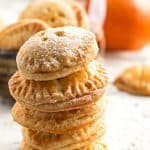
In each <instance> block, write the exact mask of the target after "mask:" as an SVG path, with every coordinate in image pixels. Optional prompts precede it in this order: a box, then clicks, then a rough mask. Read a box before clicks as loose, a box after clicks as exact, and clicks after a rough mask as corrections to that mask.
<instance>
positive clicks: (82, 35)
mask: <svg viewBox="0 0 150 150" xmlns="http://www.w3.org/2000/svg"><path fill="white" fill-rule="evenodd" d="M97 53H98V46H97V43H96V40H95V35H94V34H93V33H92V32H90V31H87V30H84V29H81V28H77V27H61V28H55V29H47V30H45V31H41V32H39V33H37V34H35V35H34V36H32V37H31V38H30V39H29V40H28V41H27V42H25V44H24V45H23V46H22V47H21V49H20V50H19V52H18V55H17V59H16V61H17V67H18V70H19V72H20V73H21V74H22V76H23V77H24V78H25V79H29V80H37V81H44V80H53V79H57V78H62V77H65V76H68V75H69V74H72V73H74V72H76V71H79V70H81V69H82V68H84V67H85V66H86V65H87V64H88V63H89V62H91V61H92V60H93V59H94V58H95V57H96V55H97Z"/></svg>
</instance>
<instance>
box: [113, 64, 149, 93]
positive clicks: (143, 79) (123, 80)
mask: <svg viewBox="0 0 150 150" xmlns="http://www.w3.org/2000/svg"><path fill="white" fill-rule="evenodd" d="M114 84H115V86H116V87H117V88H118V89H120V90H123V91H126V92H129V93H132V94H136V95H147V96H149V95H150V66H149V65H134V66H131V67H129V68H127V69H126V70H124V71H123V72H122V73H121V74H120V75H119V76H118V77H117V79H116V80H115V82H114Z"/></svg>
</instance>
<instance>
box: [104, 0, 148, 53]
mask: <svg viewBox="0 0 150 150" xmlns="http://www.w3.org/2000/svg"><path fill="white" fill-rule="evenodd" d="M104 32H105V38H106V47H107V49H110V50H111V51H116V50H138V49H140V48H142V47H144V46H145V45H146V44H148V43H150V0H108V1H107V14H106V20H105V24H104Z"/></svg>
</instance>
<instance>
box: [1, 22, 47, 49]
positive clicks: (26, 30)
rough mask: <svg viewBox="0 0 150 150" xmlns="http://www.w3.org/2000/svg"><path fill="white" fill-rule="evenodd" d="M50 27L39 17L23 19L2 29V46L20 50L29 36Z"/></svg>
mask: <svg viewBox="0 0 150 150" xmlns="http://www.w3.org/2000/svg"><path fill="white" fill-rule="evenodd" d="M48 27H49V26H48V25H47V24H46V23H45V22H43V21H41V20H39V19H30V20H21V21H19V22H17V23H15V24H11V25H9V26H7V27H5V28H4V29H3V30H1V31H0V48H2V49H6V50H18V49H19V48H20V47H21V46H22V44H23V43H24V42H25V41H26V40H27V39H28V38H29V37H31V36H32V35H33V34H35V33H36V32H38V31H41V30H44V29H47V28H48Z"/></svg>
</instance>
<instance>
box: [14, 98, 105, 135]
mask: <svg viewBox="0 0 150 150" xmlns="http://www.w3.org/2000/svg"><path fill="white" fill-rule="evenodd" d="M105 105H106V101H105V97H104V98H103V100H100V101H99V102H98V103H96V104H91V105H90V106H87V107H85V108H82V109H77V110H70V111H63V112H57V113H49V112H48V113H46V112H38V111H34V110H30V109H27V108H25V107H23V106H21V105H20V104H19V103H16V104H15V105H14V107H13V109H12V116H13V118H14V120H15V121H17V122H18V123H19V124H21V125H22V126H24V127H27V128H30V129H33V130H40V131H42V132H48V133H53V134H67V133H68V132H75V131H76V130H79V129H80V128H84V127H86V126H88V125H89V124H91V123H93V122H95V121H96V120H97V119H99V118H100V117H102V115H103V113H104V110H105V107H106V106H105Z"/></svg>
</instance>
